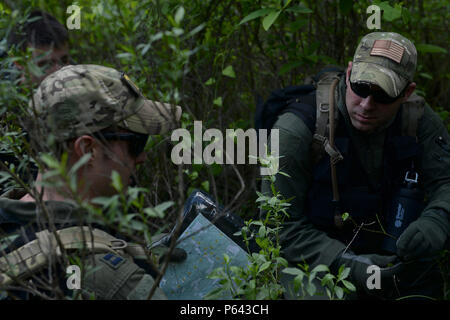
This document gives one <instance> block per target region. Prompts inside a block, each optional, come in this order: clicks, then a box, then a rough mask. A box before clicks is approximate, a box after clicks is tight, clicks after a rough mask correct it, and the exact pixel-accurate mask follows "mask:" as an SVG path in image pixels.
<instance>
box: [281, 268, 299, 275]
mask: <svg viewBox="0 0 450 320" xmlns="http://www.w3.org/2000/svg"><path fill="white" fill-rule="evenodd" d="M281 272H283V273H286V274H290V275H293V276H297V275H305V273H304V272H303V271H302V270H300V269H298V268H285V269H283V271H281Z"/></svg>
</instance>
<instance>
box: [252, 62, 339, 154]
mask: <svg viewBox="0 0 450 320" xmlns="http://www.w3.org/2000/svg"><path fill="white" fill-rule="evenodd" d="M343 72H345V70H344V69H343V68H341V67H337V66H327V67H325V68H323V69H322V70H320V71H319V72H318V73H317V74H316V75H314V76H310V77H308V78H307V79H306V80H305V84H303V85H298V86H289V87H285V88H282V89H278V90H275V91H273V92H272V93H271V94H270V96H269V98H268V99H267V100H266V101H265V102H264V103H263V102H262V101H261V98H259V99H258V103H257V106H256V114H255V128H256V129H257V130H259V129H267V130H268V131H269V132H270V130H271V129H272V127H273V126H274V124H275V122H276V121H277V119H278V117H279V116H280V115H282V114H284V113H287V112H291V113H293V114H295V115H296V116H297V117H299V118H300V119H302V120H303V122H304V123H305V125H306V126H307V127H308V129H309V130H310V131H311V133H312V134H313V136H314V142H315V143H313V159H314V161H315V162H316V161H318V160H319V159H320V158H321V156H322V155H323V151H326V152H327V153H328V154H330V156H331V157H332V158H335V159H336V161H338V159H339V158H340V154H339V152H337V150H334V148H331V149H330V146H329V143H328V139H327V138H326V137H327V124H328V118H329V113H328V107H329V102H328V100H329V93H330V88H331V84H332V83H333V81H335V80H336V79H338V78H339V77H340V76H341V75H342V74H343ZM338 113H339V112H338V111H337V108H335V110H334V114H335V116H334V118H335V121H336V123H337V119H338ZM335 127H336V126H335Z"/></svg>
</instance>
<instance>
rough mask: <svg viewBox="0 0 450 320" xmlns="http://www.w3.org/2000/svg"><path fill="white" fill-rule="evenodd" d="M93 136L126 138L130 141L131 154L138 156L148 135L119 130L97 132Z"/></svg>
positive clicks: (107, 138) (116, 138)
mask: <svg viewBox="0 0 450 320" xmlns="http://www.w3.org/2000/svg"><path fill="white" fill-rule="evenodd" d="M93 136H95V137H96V138H99V139H105V140H125V141H128V151H129V153H130V155H131V156H133V157H135V158H137V157H138V156H139V155H140V154H141V153H142V152H143V151H144V148H145V145H146V144H147V140H148V135H147V134H142V133H131V132H130V133H128V132H127V133H118V132H97V133H94V134H93Z"/></svg>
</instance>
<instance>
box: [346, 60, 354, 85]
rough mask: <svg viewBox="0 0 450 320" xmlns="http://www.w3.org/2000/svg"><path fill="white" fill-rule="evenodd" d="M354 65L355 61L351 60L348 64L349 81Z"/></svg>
mask: <svg viewBox="0 0 450 320" xmlns="http://www.w3.org/2000/svg"><path fill="white" fill-rule="evenodd" d="M352 66H353V62H352V61H349V62H348V66H347V71H346V75H347V81H349V82H350V73H351V72H352Z"/></svg>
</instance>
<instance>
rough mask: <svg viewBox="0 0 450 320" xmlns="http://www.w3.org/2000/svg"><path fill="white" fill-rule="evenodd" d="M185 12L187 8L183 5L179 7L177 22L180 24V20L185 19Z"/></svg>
mask: <svg viewBox="0 0 450 320" xmlns="http://www.w3.org/2000/svg"><path fill="white" fill-rule="evenodd" d="M184 13H185V10H184V8H183V7H182V6H181V7H179V8H178V9H177V12H176V13H175V22H176V23H177V24H180V22H181V21H182V20H183V18H184Z"/></svg>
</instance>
